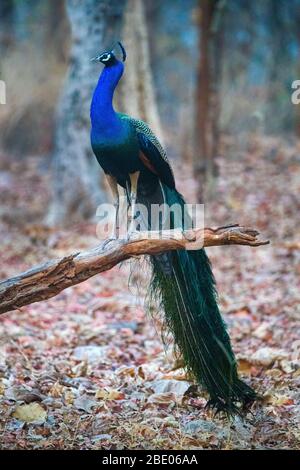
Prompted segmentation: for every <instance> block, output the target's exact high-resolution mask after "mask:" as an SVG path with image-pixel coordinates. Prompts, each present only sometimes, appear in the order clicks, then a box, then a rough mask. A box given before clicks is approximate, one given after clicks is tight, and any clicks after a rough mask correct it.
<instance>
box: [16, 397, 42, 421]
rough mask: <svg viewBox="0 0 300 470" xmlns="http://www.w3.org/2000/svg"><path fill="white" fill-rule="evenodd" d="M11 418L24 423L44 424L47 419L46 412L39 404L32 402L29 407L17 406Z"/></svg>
mask: <svg viewBox="0 0 300 470" xmlns="http://www.w3.org/2000/svg"><path fill="white" fill-rule="evenodd" d="M13 417H14V418H16V419H20V420H21V421H25V422H26V423H34V422H35V423H44V422H45V420H46V418H47V411H46V410H45V409H44V408H43V407H42V406H41V405H40V404H39V403H36V402H33V403H29V405H19V406H17V407H16V409H15V411H14V413H13Z"/></svg>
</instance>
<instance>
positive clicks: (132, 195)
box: [127, 171, 140, 238]
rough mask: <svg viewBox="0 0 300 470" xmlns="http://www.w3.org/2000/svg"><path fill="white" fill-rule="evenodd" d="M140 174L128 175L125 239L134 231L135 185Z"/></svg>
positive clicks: (137, 172)
mask: <svg viewBox="0 0 300 470" xmlns="http://www.w3.org/2000/svg"><path fill="white" fill-rule="evenodd" d="M139 176H140V172H139V171H136V172H135V173H130V174H129V177H130V204H131V206H130V215H129V217H128V222H129V228H128V232H127V238H130V235H131V234H133V233H134V232H135V231H136V230H135V229H136V227H135V220H134V218H135V205H136V196H137V185H138V179H139Z"/></svg>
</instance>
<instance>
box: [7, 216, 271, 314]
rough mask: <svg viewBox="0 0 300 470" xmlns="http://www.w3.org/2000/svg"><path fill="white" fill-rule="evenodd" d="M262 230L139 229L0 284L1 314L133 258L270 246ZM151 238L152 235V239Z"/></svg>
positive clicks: (49, 296)
mask: <svg viewBox="0 0 300 470" xmlns="http://www.w3.org/2000/svg"><path fill="white" fill-rule="evenodd" d="M258 235H259V233H258V232H257V231H256V230H253V229H251V228H248V227H240V226H239V225H228V226H224V227H219V228H216V229H212V228H205V229H202V230H193V231H189V232H186V233H185V234H184V236H183V234H182V232H181V231H180V230H172V231H167V232H162V233H159V232H138V233H136V234H134V236H133V237H132V238H131V239H130V240H113V241H111V242H110V243H109V244H105V243H104V244H103V243H102V244H101V245H99V246H97V247H96V248H94V249H91V250H88V251H83V252H80V253H73V254H71V255H69V256H65V257H64V258H60V259H57V260H53V261H49V262H47V263H44V264H42V265H40V266H37V267H35V268H33V269H30V270H29V271H26V272H23V273H21V274H19V275H18V276H15V277H12V278H10V279H7V280H6V281H3V282H1V283H0V313H5V312H9V311H10V310H15V309H18V308H20V307H22V306H23V305H28V304H31V303H34V302H40V301H41V300H46V299H49V298H51V297H53V296H55V295H57V294H58V293H59V292H61V291H63V290H64V289H66V288H67V287H70V286H74V285H75V284H79V283H80V282H83V281H85V280H86V279H89V278H90V277H92V276H94V275H95V274H98V273H101V272H102V271H107V270H109V269H111V268H112V267H113V266H115V265H117V264H118V263H120V262H122V261H125V260H127V259H129V258H131V257H135V256H141V255H154V254H158V253H162V252H164V251H169V250H177V249H188V250H189V249H193V248H195V247H196V246H197V247H199V243H200V244H201V245H202V246H204V247H209V246H220V245H248V246H260V245H266V244H267V243H269V242H268V241H264V240H260V239H259V238H258ZM149 237H151V238H149Z"/></svg>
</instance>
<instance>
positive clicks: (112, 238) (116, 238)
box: [102, 235, 118, 251]
mask: <svg viewBox="0 0 300 470" xmlns="http://www.w3.org/2000/svg"><path fill="white" fill-rule="evenodd" d="M116 240H118V237H117V236H115V235H113V236H111V237H109V238H107V239H106V240H104V242H103V243H102V251H104V250H105V248H106V247H107V245H109V244H110V243H111V242H115V241H116Z"/></svg>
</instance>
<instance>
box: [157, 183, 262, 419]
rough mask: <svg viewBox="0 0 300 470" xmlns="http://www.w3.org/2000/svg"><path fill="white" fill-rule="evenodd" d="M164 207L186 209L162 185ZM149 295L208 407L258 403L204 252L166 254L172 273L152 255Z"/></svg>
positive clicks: (232, 410) (228, 408)
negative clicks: (241, 371) (241, 370)
mask: <svg viewBox="0 0 300 470" xmlns="http://www.w3.org/2000/svg"><path fill="white" fill-rule="evenodd" d="M164 193H165V200H166V202H167V204H168V205H172V204H174V203H177V204H180V205H181V206H182V207H183V205H184V200H183V198H182V197H181V195H180V194H179V193H178V192H177V191H176V190H170V189H168V188H167V187H166V186H164ZM151 262H152V268H153V269H152V272H153V275H152V280H151V283H150V294H151V296H152V297H154V298H156V299H159V300H160V303H161V306H162V308H163V310H164V314H165V323H166V327H167V329H168V331H170V332H171V333H172V335H173V337H174V342H175V347H176V349H177V351H178V352H179V353H180V355H181V356H182V357H183V360H184V364H185V366H186V368H187V370H188V371H189V372H190V373H191V374H192V375H193V376H194V377H195V379H196V381H197V382H199V383H200V384H202V385H203V386H204V388H205V389H206V390H207V392H208V393H209V396H210V400H209V402H208V406H211V407H215V408H216V410H217V411H221V410H224V411H226V412H227V413H229V414H231V413H235V412H240V410H241V409H243V408H245V407H247V406H248V405H249V404H250V403H251V402H253V401H254V400H255V398H256V394H255V392H254V390H252V388H250V387H249V386H248V385H247V384H245V383H244V382H242V381H241V380H240V379H239V377H238V373H237V365H236V360H235V357H234V353H233V351H232V348H231V344H230V338H229V335H228V333H227V330H226V327H225V324H224V322H223V319H222V317H221V314H220V311H219V308H218V304H217V293H216V288H215V279H214V276H213V273H212V270H211V265H210V262H209V259H208V257H207V255H206V253H205V251H204V249H200V250H197V251H186V250H178V251H174V252H170V253H168V263H169V265H171V272H170V268H169V267H168V269H164V268H163V265H162V259H161V258H159V257H157V256H153V257H151Z"/></svg>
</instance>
